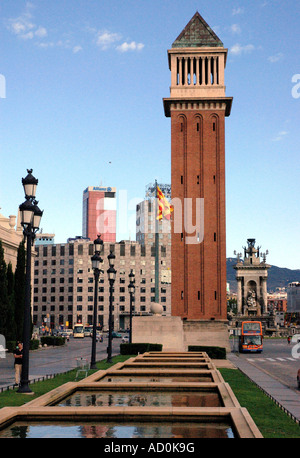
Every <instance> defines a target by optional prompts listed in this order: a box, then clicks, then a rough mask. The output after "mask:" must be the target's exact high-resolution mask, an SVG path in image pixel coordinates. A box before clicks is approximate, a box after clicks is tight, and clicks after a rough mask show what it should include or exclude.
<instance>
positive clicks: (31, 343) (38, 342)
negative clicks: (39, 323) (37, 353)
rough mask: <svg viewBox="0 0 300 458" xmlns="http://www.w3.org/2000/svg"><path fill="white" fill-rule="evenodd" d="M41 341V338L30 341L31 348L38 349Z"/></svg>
mask: <svg viewBox="0 0 300 458" xmlns="http://www.w3.org/2000/svg"><path fill="white" fill-rule="evenodd" d="M39 345H40V341H39V339H32V340H31V341H30V350H37V349H38V348H39Z"/></svg>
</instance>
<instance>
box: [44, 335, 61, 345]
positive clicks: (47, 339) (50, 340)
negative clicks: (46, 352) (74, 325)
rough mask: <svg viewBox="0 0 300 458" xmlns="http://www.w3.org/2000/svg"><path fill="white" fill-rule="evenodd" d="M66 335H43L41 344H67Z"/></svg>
mask: <svg viewBox="0 0 300 458" xmlns="http://www.w3.org/2000/svg"><path fill="white" fill-rule="evenodd" d="M65 340H66V339H65V337H58V336H43V337H41V344H42V345H48V346H49V345H50V346H53V347H59V346H61V345H64V344H65Z"/></svg>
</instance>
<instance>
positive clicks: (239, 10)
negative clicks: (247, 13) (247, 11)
mask: <svg viewBox="0 0 300 458" xmlns="http://www.w3.org/2000/svg"><path fill="white" fill-rule="evenodd" d="M243 12H244V8H234V9H233V10H232V16H237V15H238V14H243Z"/></svg>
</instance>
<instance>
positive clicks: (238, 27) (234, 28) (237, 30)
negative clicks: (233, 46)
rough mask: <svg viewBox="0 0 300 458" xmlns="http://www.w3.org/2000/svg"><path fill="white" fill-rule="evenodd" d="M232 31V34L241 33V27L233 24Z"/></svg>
mask: <svg viewBox="0 0 300 458" xmlns="http://www.w3.org/2000/svg"><path fill="white" fill-rule="evenodd" d="M230 30H231V32H232V33H241V27H240V26H239V25H238V24H232V26H231V27H230Z"/></svg>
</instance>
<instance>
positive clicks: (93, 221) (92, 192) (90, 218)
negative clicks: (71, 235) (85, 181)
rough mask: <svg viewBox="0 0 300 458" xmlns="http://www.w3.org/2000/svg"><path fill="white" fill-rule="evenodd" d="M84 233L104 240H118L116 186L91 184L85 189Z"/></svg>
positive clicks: (86, 235)
mask: <svg viewBox="0 0 300 458" xmlns="http://www.w3.org/2000/svg"><path fill="white" fill-rule="evenodd" d="M82 202H83V205H82V235H83V237H88V238H89V239H90V240H95V239H96V238H97V236H98V234H100V235H101V238H102V240H103V241H104V242H112V243H113V242H115V241H116V216H117V210H116V208H117V205H116V188H111V187H104V186H89V187H87V188H86V189H85V190H84V191H83V201H82Z"/></svg>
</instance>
